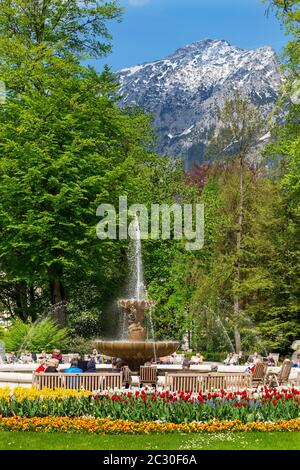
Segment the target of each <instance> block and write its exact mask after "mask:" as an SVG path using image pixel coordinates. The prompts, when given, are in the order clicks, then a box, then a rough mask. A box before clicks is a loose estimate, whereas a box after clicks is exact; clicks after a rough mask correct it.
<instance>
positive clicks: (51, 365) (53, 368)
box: [45, 359, 58, 374]
mask: <svg viewBox="0 0 300 470" xmlns="http://www.w3.org/2000/svg"><path fill="white" fill-rule="evenodd" d="M57 368H58V361H57V360H56V359H49V361H48V365H47V367H46V369H45V373H46V374H50V373H52V372H58V370H57Z"/></svg>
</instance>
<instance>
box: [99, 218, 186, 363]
mask: <svg viewBox="0 0 300 470" xmlns="http://www.w3.org/2000/svg"><path fill="white" fill-rule="evenodd" d="M132 224H133V228H132V229H133V233H134V234H135V237H134V245H133V266H134V270H133V273H132V275H133V282H132V283H131V285H132V291H133V297H132V298H128V299H120V300H118V305H119V306H120V307H121V308H122V309H123V311H124V313H125V315H126V322H125V323H126V329H127V331H126V332H125V333H126V337H127V339H125V340H120V341H97V342H96V347H97V349H98V351H99V352H101V353H103V354H105V355H107V356H111V357H119V358H121V359H123V360H124V361H125V362H126V363H127V364H128V365H129V367H130V369H131V370H138V368H139V366H140V365H142V364H144V363H145V362H146V361H149V360H151V359H153V358H154V359H156V358H157V357H161V356H167V355H169V354H172V353H173V352H174V351H176V350H177V349H178V347H179V342H178V341H154V340H147V341H146V329H145V311H146V310H149V311H150V315H151V309H152V308H153V307H154V306H155V302H153V301H152V300H148V299H146V298H145V284H144V281H143V265H142V253H141V235H140V228H139V222H138V218H137V217H136V218H135V219H134V221H133V222H132Z"/></svg>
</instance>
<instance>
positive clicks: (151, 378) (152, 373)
mask: <svg viewBox="0 0 300 470" xmlns="http://www.w3.org/2000/svg"><path fill="white" fill-rule="evenodd" d="M156 384H157V368H156V367H153V366H141V367H140V385H154V386H156Z"/></svg>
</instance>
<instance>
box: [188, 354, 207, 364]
mask: <svg viewBox="0 0 300 470" xmlns="http://www.w3.org/2000/svg"><path fill="white" fill-rule="evenodd" d="M203 362H204V356H202V354H200V353H197V354H196V355H195V356H192V357H191V363H192V364H202V363H203Z"/></svg>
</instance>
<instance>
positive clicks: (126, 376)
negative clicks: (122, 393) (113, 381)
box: [121, 366, 132, 388]
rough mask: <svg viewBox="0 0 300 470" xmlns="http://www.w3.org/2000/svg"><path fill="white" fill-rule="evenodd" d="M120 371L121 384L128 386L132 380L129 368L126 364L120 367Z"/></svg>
mask: <svg viewBox="0 0 300 470" xmlns="http://www.w3.org/2000/svg"><path fill="white" fill-rule="evenodd" d="M121 371H122V386H123V387H126V388H129V387H130V385H131V382H132V377H131V370H130V369H129V367H128V366H123V367H121Z"/></svg>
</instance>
